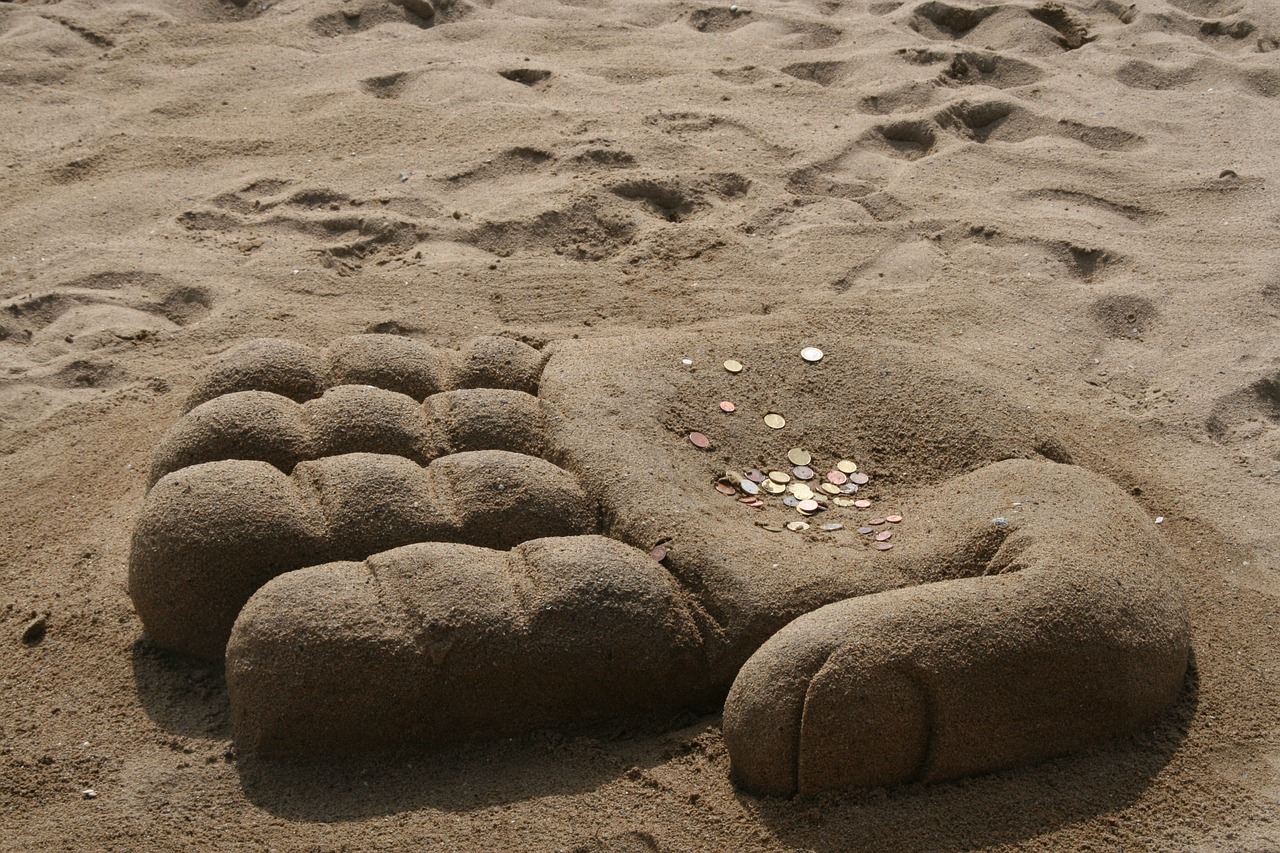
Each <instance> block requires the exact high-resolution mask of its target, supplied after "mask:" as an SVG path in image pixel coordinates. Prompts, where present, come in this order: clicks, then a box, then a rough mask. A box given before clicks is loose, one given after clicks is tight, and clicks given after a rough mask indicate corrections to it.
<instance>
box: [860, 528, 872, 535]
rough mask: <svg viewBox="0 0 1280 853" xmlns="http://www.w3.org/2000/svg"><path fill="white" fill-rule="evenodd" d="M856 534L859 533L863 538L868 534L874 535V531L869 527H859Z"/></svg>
mask: <svg viewBox="0 0 1280 853" xmlns="http://www.w3.org/2000/svg"><path fill="white" fill-rule="evenodd" d="M858 532H859V533H861V534H862V535H863V536H866V535H867V534H868V533H875V531H874V530H872V529H871V528H870V527H859V528H858Z"/></svg>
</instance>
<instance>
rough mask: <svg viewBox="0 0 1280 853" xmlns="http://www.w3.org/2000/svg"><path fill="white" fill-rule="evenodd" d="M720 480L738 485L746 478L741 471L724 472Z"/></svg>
mask: <svg viewBox="0 0 1280 853" xmlns="http://www.w3.org/2000/svg"><path fill="white" fill-rule="evenodd" d="M720 479H721V480H729V481H730V482H733V483H740V482H742V481H743V480H745V479H747V478H746V477H745V476H744V475H743V473H742V472H741V471H725V472H724V476H723V477H721V478H720Z"/></svg>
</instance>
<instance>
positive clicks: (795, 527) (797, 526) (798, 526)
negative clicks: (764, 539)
mask: <svg viewBox="0 0 1280 853" xmlns="http://www.w3.org/2000/svg"><path fill="white" fill-rule="evenodd" d="M787 529H788V530H791V531H794V532H796V533H799V532H801V531H802V530H808V529H809V523H808V522H806V521H788V522H787Z"/></svg>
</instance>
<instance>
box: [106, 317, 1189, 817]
mask: <svg viewBox="0 0 1280 853" xmlns="http://www.w3.org/2000/svg"><path fill="white" fill-rule="evenodd" d="M789 337H790V333H789V332H788V331H787V330H786V329H784V328H782V327H781V326H779V327H778V328H776V329H772V328H768V327H765V326H764V325H763V324H760V323H757V324H754V325H753V326H751V327H749V328H748V327H744V326H742V325H741V324H738V325H729V326H726V327H722V328H714V329H706V330H703V331H702V332H700V333H699V334H697V335H694V334H677V333H667V334H663V335H660V336H655V337H652V338H646V339H644V340H636V339H634V338H628V339H610V338H605V339H597V340H592V341H572V342H562V343H557V344H552V345H550V346H549V347H547V348H546V349H545V350H543V351H541V352H540V351H536V350H534V349H532V348H530V347H527V346H525V345H523V344H519V343H516V342H514V341H509V340H505V339H495V338H487V339H479V340H477V341H475V342H474V343H472V344H471V345H469V346H468V347H467V348H465V349H464V350H463V351H462V352H458V353H451V352H446V351H440V350H434V349H431V348H429V347H426V346H424V345H422V344H419V343H417V342H414V341H410V340H408V339H405V338H398V337H392V336H384V335H366V336H355V337H352V338H346V339H343V340H341V341H338V342H336V343H335V344H334V345H333V346H331V347H330V348H329V349H327V350H325V351H324V352H317V351H315V350H312V349H310V348H307V347H302V346H300V345H297V344H292V343H289V342H285V341H258V342H252V343H250V344H248V345H245V346H243V347H241V348H238V349H236V350H233V351H232V352H230V353H229V354H228V355H227V356H226V357H224V358H223V359H222V360H221V361H220V362H219V363H218V364H216V365H215V366H214V367H213V368H212V370H211V372H210V374H209V375H208V377H207V378H206V379H205V380H204V381H203V382H202V383H201V384H200V385H199V386H198V387H197V388H196V389H195V391H194V392H193V396H192V404H193V405H194V408H193V409H192V410H191V411H190V412H189V413H188V414H187V415H186V416H185V417H184V418H183V419H182V420H181V421H179V423H178V424H177V425H176V426H175V427H174V429H173V430H172V431H171V432H170V434H169V435H168V436H166V438H165V440H164V441H163V442H162V444H161V447H160V448H159V450H158V452H157V456H156V467H155V470H154V471H153V478H154V480H155V485H154V486H153V488H152V490H151V492H150V494H149V495H148V498H147V501H146V505H145V507H144V509H143V513H142V517H141V519H140V521H139V524H138V528H137V530H136V532H135V536H134V542H133V551H132V555H131V562H130V594H131V596H132V597H133V600H134V603H135V606H136V608H137V610H138V613H139V615H140V616H141V618H142V620H143V623H144V626H145V628H146V630H147V632H148V634H149V635H150V636H151V637H152V638H153V639H154V640H155V642H157V643H158V644H160V645H162V646H165V647H167V648H171V649H175V650H178V651H183V652H187V653H191V654H196V655H201V656H205V657H219V656H221V655H222V654H223V653H224V648H225V654H226V661H227V683H228V689H229V692H230V694H231V702H232V713H233V722H234V727H235V734H236V738H237V741H238V742H239V743H240V744H241V745H242V747H243V748H245V749H248V750H256V751H259V752H265V753H300V752H316V751H323V750H328V749H333V748H335V747H336V748H348V749H360V748H365V747H371V746H380V745H387V744H393V743H400V742H415V743H425V744H431V743H440V742H447V741H453V740H458V739H464V738H474V737H491V736H497V735H502V734H510V733H512V732H515V731H519V730H523V729H529V728H531V727H537V726H547V725H573V724H580V723H583V722H587V721H591V720H598V719H602V718H607V717H609V716H613V715H618V714H624V713H635V712H648V711H670V710H676V709H679V708H682V707H698V706H703V705H705V704H707V703H709V702H712V701H717V700H718V699H719V698H721V697H724V696H725V695H726V693H727V699H726V700H725V713H724V736H725V740H726V743H727V745H728V748H729V753H730V758H731V763H732V767H733V772H734V774H735V777H736V779H737V781H738V782H739V783H740V784H741V785H742V786H743V787H745V788H747V789H748V790H751V791H754V792H757V793H769V794H792V793H796V792H800V793H810V792H815V791H819V790H823V789H826V788H833V787H843V786H849V785H883V784H894V783H898V782H905V781H910V780H926V781H928V780H941V779H948V778H953V777H956V776H961V775H965V774H970V773H977V772H983V771H987V770H992V769H996V768H1002V767H1008V766H1013V765H1016V764H1020V763H1027V762H1032V761H1038V760H1042V759H1045V758H1049V757H1053V756H1057V755H1061V754H1064V753H1067V752H1070V751H1072V750H1075V749H1079V748H1081V747H1084V746H1087V745H1090V744H1094V743H1098V742H1101V741H1103V740H1106V739H1109V738H1112V737H1115V736H1118V735H1121V734H1124V733H1127V732H1131V731H1134V730H1136V729H1137V728H1139V727H1141V726H1143V725H1145V724H1146V723H1148V722H1150V721H1151V720H1152V719H1153V718H1154V717H1155V716H1156V715H1158V714H1159V713H1160V712H1161V710H1162V709H1164V708H1165V707H1166V706H1167V705H1168V704H1169V703H1170V702H1171V701H1172V700H1173V698H1174V696H1175V694H1176V692H1177V690H1178V688H1179V685H1180V683H1181V680H1182V676H1183V673H1184V671H1185V668H1186V664H1187V656H1188V646H1189V629H1188V624H1187V613H1186V609H1185V605H1184V603H1183V599H1182V595H1181V592H1180V590H1179V588H1178V586H1177V583H1176V581H1175V580H1174V578H1173V577H1172V576H1171V575H1170V573H1169V572H1168V571H1167V569H1166V566H1167V565H1168V564H1169V563H1170V562H1171V560H1170V556H1169V554H1168V552H1167V550H1166V549H1165V547H1164V546H1163V545H1162V543H1161V542H1160V541H1159V539H1158V538H1157V537H1156V536H1155V535H1154V534H1153V532H1152V531H1151V528H1150V526H1149V522H1148V521H1147V520H1146V519H1145V518H1144V516H1143V515H1142V513H1141V512H1140V510H1139V509H1138V508H1137V507H1136V506H1135V505H1134V504H1133V503H1132V502H1131V501H1130V500H1129V499H1128V498H1127V497H1126V496H1125V495H1124V494H1123V493H1121V492H1120V491H1119V490H1118V489H1117V488H1116V487H1115V486H1114V485H1113V484H1111V483H1110V482H1108V481H1106V480H1104V479H1103V478H1101V477H1098V476H1097V475H1094V474H1092V473H1090V472H1088V471H1085V470H1083V469H1080V468H1077V467H1075V466H1072V465H1070V464H1065V461H1064V460H1065V459H1066V456H1065V451H1064V450H1063V449H1062V448H1060V447H1059V446H1058V445H1057V444H1056V443H1055V442H1054V440H1053V439H1052V437H1051V436H1050V435H1048V434H1047V433H1046V431H1045V429H1044V427H1043V426H1042V425H1040V424H1039V423H1037V422H1036V420H1035V419H1034V418H1033V417H1032V416H1031V415H1030V414H1029V413H1028V412H1027V411H1025V410H1022V409H1019V408H1017V407H1015V406H1013V405H1011V404H1009V403H1007V402H1006V401H1004V400H1003V399H1001V398H1000V397H999V396H998V395H996V394H995V393H994V392H993V391H991V390H990V388H989V387H987V386H984V385H983V383H982V382H981V381H980V379H977V378H974V377H972V376H968V375H964V374H963V372H957V371H955V370H950V369H944V368H943V367H941V366H940V365H939V364H938V362H937V360H936V358H935V357H934V354H932V353H930V352H928V351H925V350H921V349H918V348H915V347H911V346H907V345H901V344H893V343H887V342H877V341H873V340H869V339H867V338H866V337H865V336H863V337H854V336H852V335H850V336H841V335H839V334H833V335H829V336H827V337H826V338H825V339H824V341H823V345H824V348H825V349H826V350H827V355H826V357H825V358H823V359H822V360H821V361H819V362H816V363H810V362H807V361H805V360H802V359H801V358H800V357H799V355H798V353H797V352H796V351H795V350H796V349H797V348H796V347H793V346H781V345H779V344H778V343H777V342H778V341H780V340H787V339H788V338H789ZM725 359H736V360H737V361H739V362H741V363H742V364H744V365H745V366H746V367H745V369H744V370H742V371H741V372H738V373H730V372H728V371H726V370H725V369H724V368H723V367H722V366H721V365H722V362H723V361H724V360H725ZM722 401H727V402H732V403H734V406H733V407H732V408H733V411H732V412H726V411H724V410H722V408H721V407H720V405H719V404H720V403H721V402H722ZM196 404H198V405H196ZM766 413H779V414H781V415H783V417H784V418H785V420H786V424H785V426H783V427H781V428H778V429H775V428H773V427H770V426H768V425H766V424H765V422H764V420H763V416H764V415H765V414H766ZM774 423H775V424H776V423H777V422H776V420H775V421H774ZM692 431H697V432H699V433H702V434H704V435H705V436H706V437H707V438H708V439H709V441H707V442H704V441H702V439H701V437H699V440H698V444H697V445H695V444H694V443H691V442H690V441H689V438H688V437H689V434H690V432H692ZM702 444H709V445H710V446H709V447H705V448H704V447H700V446H698V445H702ZM792 449H800V450H802V451H803V453H804V454H808V456H810V457H811V460H810V462H809V465H808V466H799V467H801V468H802V469H803V468H805V467H812V468H813V469H815V476H814V478H813V479H812V480H806V481H804V483H806V484H807V487H811V488H810V491H811V492H815V493H816V494H815V499H816V498H819V497H827V498H828V501H827V503H826V504H825V506H826V507H827V509H825V511H824V510H822V509H819V510H818V514H817V517H813V518H808V519H807V520H806V519H803V518H802V516H801V515H800V514H798V512H797V509H795V508H791V507H789V506H785V505H783V503H782V502H781V500H780V499H775V498H769V499H768V500H767V501H762V502H763V503H764V506H761V507H756V506H752V505H749V504H748V503H744V502H742V500H741V498H743V495H742V494H741V493H740V492H736V491H735V493H734V494H733V495H726V494H721V493H720V492H718V491H716V490H715V488H714V486H716V485H717V480H719V479H721V478H722V477H723V476H724V474H725V472H726V471H727V470H728V471H734V470H736V471H740V472H748V473H749V472H750V471H751V469H757V468H758V469H761V470H764V471H768V470H771V469H773V470H779V471H780V472H782V473H784V474H785V473H787V472H791V471H792V470H793V467H792V462H790V461H788V458H787V457H788V451H789V450H792ZM1046 457H1048V458H1046ZM837 460H854V461H856V463H857V464H858V466H859V470H858V473H859V475H860V477H859V479H862V477H861V475H863V474H865V475H867V476H868V477H869V480H870V481H869V482H867V483H865V484H864V485H862V488H861V491H859V492H857V493H856V495H855V494H851V493H849V491H846V492H844V493H840V494H837V495H826V494H824V493H823V492H822V491H821V490H820V489H819V488H817V485H818V483H819V482H820V481H821V480H822V479H823V473H824V472H826V471H827V470H828V469H829V468H832V467H833V466H834V465H835V463H836V462H837ZM1052 460H1057V461H1052ZM808 473H809V472H808V471H803V470H802V471H801V475H802V476H803V475H807V474H808ZM744 478H746V475H745V474H744ZM779 479H781V477H780V478H779ZM832 479H834V480H836V481H839V480H840V479H841V478H840V477H839V476H838V475H837V476H835V477H833V478H832ZM719 485H721V486H722V490H723V491H725V492H728V491H734V490H733V489H730V488H728V487H725V486H724V484H723V483H721V484H719ZM831 485H836V484H831ZM844 488H845V489H846V490H848V489H849V486H848V485H847V484H846V485H845V486H844ZM747 489H748V490H751V487H750V486H747ZM800 491H801V492H802V493H803V490H800ZM792 497H793V500H791V501H789V503H795V502H796V501H795V500H794V497H795V496H794V495H793V496H792ZM855 497H856V498H857V499H858V500H860V501H870V502H871V506H870V507H866V508H860V507H857V506H848V504H851V503H852V501H853V499H854V498H855ZM837 498H839V500H838V501H837ZM837 503H839V504H841V505H839V506H838V505H837ZM802 508H805V509H809V508H811V505H809V504H805V505H804V506H803V507H802ZM877 517H879V518H877ZM885 517H892V518H894V519H895V520H896V519H898V518H899V517H901V521H899V522H898V523H895V524H892V525H889V524H886V523H884V522H883V521H881V519H883V518H885ZM997 519H998V520H997ZM791 521H803V522H804V523H806V524H809V525H811V526H810V527H809V528H808V529H805V530H802V531H796V532H792V531H790V530H786V529H782V528H783V525H785V524H786V523H787V522H791ZM873 521H880V523H879V524H871V522H873ZM839 525H843V526H842V527H840V526H839ZM796 526H799V525H796ZM824 527H827V528H832V529H823V528H824ZM868 527H869V528H870V530H871V531H872V532H873V533H879V534H880V536H881V539H882V540H884V534H885V533H886V532H887V533H890V534H891V537H890V538H888V539H887V540H885V541H881V542H880V543H879V545H878V547H880V548H887V547H888V546H889V545H892V546H893V547H892V549H890V550H877V549H876V547H877V546H874V545H873V542H874V541H875V540H874V539H873V538H872V537H871V536H869V535H866V534H864V533H859V532H858V530H867V529H868ZM890 527H891V528H892V529H891V530H890V529H889V528H890ZM655 558H658V559H655Z"/></svg>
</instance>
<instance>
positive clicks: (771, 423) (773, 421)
mask: <svg viewBox="0 0 1280 853" xmlns="http://www.w3.org/2000/svg"><path fill="white" fill-rule="evenodd" d="M764 423H765V426H767V427H769V429H782V428H783V427H784V426H786V425H787V419H786V418H784V417H783V416H782V415H780V414H778V413H777V412H770V413H769V414H767V415H765V416H764Z"/></svg>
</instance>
